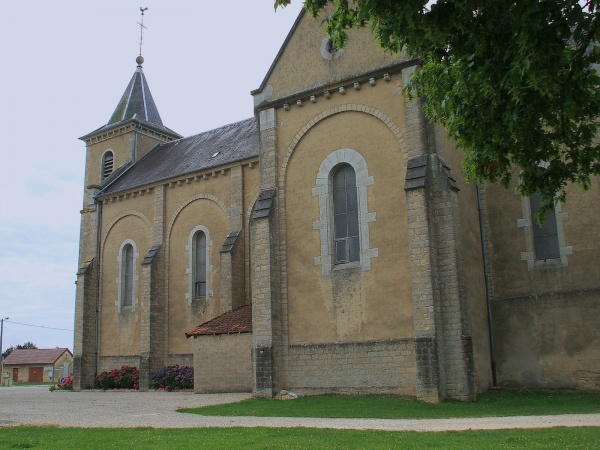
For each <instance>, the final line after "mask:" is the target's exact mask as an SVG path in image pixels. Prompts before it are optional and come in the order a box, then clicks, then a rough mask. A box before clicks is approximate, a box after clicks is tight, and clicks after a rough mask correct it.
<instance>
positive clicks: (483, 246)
mask: <svg viewBox="0 0 600 450" xmlns="http://www.w3.org/2000/svg"><path fill="white" fill-rule="evenodd" d="M476 188H477V209H478V211H479V231H480V233H479V235H480V237H481V256H482V262H483V281H484V283H485V300H486V304H487V314H488V333H489V339H490V359H491V366H492V367H491V368H492V386H493V387H496V385H497V383H496V345H495V342H494V321H493V317H492V298H491V294H490V284H489V279H488V266H489V263H488V254H487V249H486V244H485V243H486V242H487V232H486V229H485V226H484V224H483V202H482V200H481V185H479V184H478V185H476Z"/></svg>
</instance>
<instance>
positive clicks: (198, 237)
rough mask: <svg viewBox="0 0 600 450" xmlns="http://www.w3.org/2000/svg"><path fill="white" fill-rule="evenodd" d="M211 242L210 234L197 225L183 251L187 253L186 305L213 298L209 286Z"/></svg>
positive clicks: (211, 267)
mask: <svg viewBox="0 0 600 450" xmlns="http://www.w3.org/2000/svg"><path fill="white" fill-rule="evenodd" d="M211 248H212V240H211V238H210V232H209V231H208V228H206V227H205V226H204V225H198V226H196V227H194V229H193V230H192V231H191V232H190V234H189V237H188V242H187V245H186V246H185V250H186V251H187V253H188V266H187V268H186V270H185V273H186V274H187V277H188V283H189V284H188V286H189V287H188V291H187V292H186V294H185V298H186V300H187V301H188V305H189V306H192V305H193V304H194V303H195V302H196V303H197V304H200V303H198V302H199V301H204V300H208V299H209V298H210V297H212V296H213V291H212V290H211V286H210V273H211V272H212V270H213V266H212V265H211V264H210V251H211Z"/></svg>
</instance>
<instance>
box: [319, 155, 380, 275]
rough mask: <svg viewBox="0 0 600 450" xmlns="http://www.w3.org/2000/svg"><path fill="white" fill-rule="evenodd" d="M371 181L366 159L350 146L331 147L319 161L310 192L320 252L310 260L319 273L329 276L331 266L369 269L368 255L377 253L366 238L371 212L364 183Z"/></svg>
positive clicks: (366, 184)
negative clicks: (315, 209) (315, 203)
mask: <svg viewBox="0 0 600 450" xmlns="http://www.w3.org/2000/svg"><path fill="white" fill-rule="evenodd" d="M373 183H374V180H373V177H372V176H370V175H369V170H368V167H367V162H366V161H365V159H364V158H363V156H362V155H361V154H360V153H358V152H357V151H356V150H353V149H351V148H341V149H339V150H335V151H333V152H331V153H330V154H329V155H327V157H326V158H325V159H324V160H323V162H322V163H321V166H320V167H319V172H318V173H317V178H316V186H315V187H314V188H313V189H312V194H313V195H315V196H318V197H319V220H316V221H314V222H313V228H314V229H315V230H319V234H320V237H321V245H320V247H321V254H320V255H317V256H315V259H314V262H315V265H319V266H321V270H322V273H323V276H326V277H328V276H331V274H332V273H333V272H332V270H333V269H338V270H342V271H344V270H345V269H346V268H352V269H354V268H356V267H360V270H363V271H364V270H371V259H372V258H375V257H377V256H378V255H379V250H378V249H377V248H371V244H370V238H369V224H370V223H371V222H375V213H374V212H369V207H368V204H367V203H368V201H367V186H370V185H372V184H373ZM346 263H353V264H348V265H344V264H346Z"/></svg>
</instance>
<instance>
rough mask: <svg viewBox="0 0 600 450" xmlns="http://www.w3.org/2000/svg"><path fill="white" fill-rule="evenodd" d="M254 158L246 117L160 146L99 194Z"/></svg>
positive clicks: (254, 131)
mask: <svg viewBox="0 0 600 450" xmlns="http://www.w3.org/2000/svg"><path fill="white" fill-rule="evenodd" d="M256 156H258V127H257V123H256V119H254V118H250V119H246V120H242V121H241V122H236V123H232V124H229V125H225V126H223V127H220V128H217V129H214V130H211V131H207V132H204V133H200V134H197V135H195V136H190V137H187V138H183V139H179V140H177V141H173V142H168V143H166V144H160V145H158V146H156V147H154V149H152V150H151V151H150V152H149V153H148V154H147V155H146V156H144V157H143V158H142V159H140V160H139V161H138V162H137V163H135V164H134V165H133V167H131V168H130V169H129V170H128V171H127V172H126V173H124V174H123V175H122V176H121V177H120V178H119V179H118V180H116V181H115V182H114V183H112V184H110V185H109V186H108V187H107V188H106V189H105V190H103V191H101V194H111V193H115V192H120V191H125V190H128V189H133V188H136V187H141V186H144V185H147V184H151V183H155V182H158V181H163V180H168V179H171V178H175V177H178V176H182V175H187V174H191V173H194V172H199V171H202V170H206V169H210V168H216V167H219V166H222V165H225V164H229V163H232V162H235V161H241V160H244V159H248V158H252V157H256Z"/></svg>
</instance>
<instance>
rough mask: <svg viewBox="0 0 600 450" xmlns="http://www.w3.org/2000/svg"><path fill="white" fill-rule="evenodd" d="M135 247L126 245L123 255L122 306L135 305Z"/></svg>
mask: <svg viewBox="0 0 600 450" xmlns="http://www.w3.org/2000/svg"><path fill="white" fill-rule="evenodd" d="M133 253H134V252H133V246H132V245H131V244H126V245H125V246H124V247H123V250H122V253H121V264H122V268H121V306H122V307H125V306H132V305H133Z"/></svg>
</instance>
